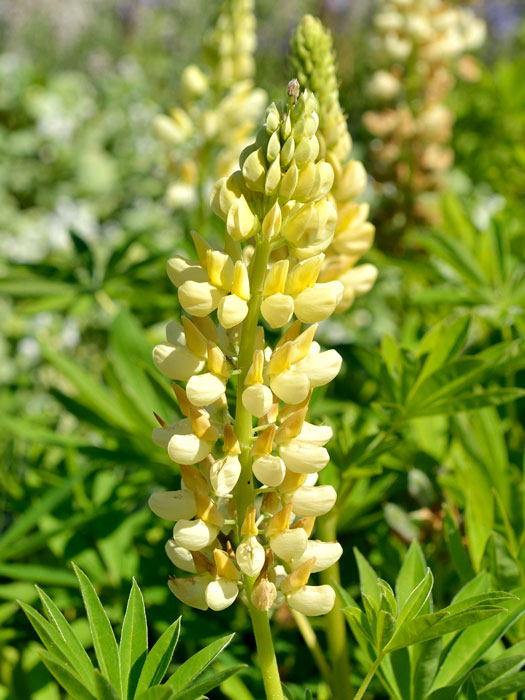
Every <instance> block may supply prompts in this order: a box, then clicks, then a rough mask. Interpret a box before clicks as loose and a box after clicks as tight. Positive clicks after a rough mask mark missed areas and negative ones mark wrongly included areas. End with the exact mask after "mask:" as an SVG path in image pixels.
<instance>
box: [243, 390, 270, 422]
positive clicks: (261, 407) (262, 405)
mask: <svg viewBox="0 0 525 700" xmlns="http://www.w3.org/2000/svg"><path fill="white" fill-rule="evenodd" d="M272 403H273V395H272V392H271V389H269V388H268V387H267V386H265V385H264V384H253V385H252V386H249V387H246V389H245V390H244V391H243V392H242V404H243V406H244V408H245V409H246V410H247V411H248V412H249V413H251V414H252V416H255V417H256V418H261V417H262V416H264V415H266V414H267V413H268V411H269V410H270V408H271V407H272Z"/></svg>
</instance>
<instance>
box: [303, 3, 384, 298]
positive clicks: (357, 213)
mask: <svg viewBox="0 0 525 700" xmlns="http://www.w3.org/2000/svg"><path fill="white" fill-rule="evenodd" d="M292 62H293V64H294V68H295V69H296V71H297V74H298V77H299V80H300V82H301V84H303V85H305V86H306V87H308V88H309V89H310V90H312V91H313V92H314V93H315V95H316V97H317V100H318V103H319V131H318V139H319V143H320V156H321V157H323V158H325V159H326V161H327V162H328V163H330V165H331V166H332V168H333V170H334V186H333V188H332V192H331V193H330V199H331V201H332V203H333V205H334V207H335V209H336V211H337V226H336V230H335V235H334V238H333V241H332V243H331V245H330V247H329V248H328V249H327V251H326V257H325V260H324V262H323V266H322V271H321V275H320V280H322V281H325V282H326V281H331V280H339V281H340V282H341V283H342V284H343V287H344V293H343V297H342V298H341V301H340V302H339V304H338V305H337V308H336V311H345V310H346V309H348V308H349V307H350V305H351V304H352V302H353V300H354V298H355V297H356V296H359V295H361V294H364V293H365V292H367V291H368V290H369V289H370V288H371V287H372V285H373V284H374V282H375V279H376V277H377V270H376V268H375V267H374V266H373V265H370V264H368V263H367V264H364V265H358V266H356V263H357V262H358V261H359V259H360V258H361V257H362V256H363V255H364V254H365V253H366V252H367V251H368V250H369V248H370V246H371V245H372V243H373V240H374V231H375V229H374V226H373V224H371V223H370V222H369V221H368V220H367V219H368V214H369V206H368V204H366V203H360V202H357V201H355V200H356V198H357V197H358V196H359V195H360V194H361V193H362V192H363V190H364V188H365V186H366V181H367V176H366V171H365V169H364V167H363V165H362V163H360V162H359V161H357V160H353V159H351V158H350V153H351V149H352V139H351V137H350V134H349V132H348V127H347V124H346V118H345V115H344V114H343V111H342V109H341V105H340V104H339V88H338V80H337V74H336V66H335V55H334V50H333V44H332V38H331V36H330V32H329V31H328V30H327V29H325V28H324V27H323V25H322V23H321V21H320V20H318V19H315V18H314V17H312V16H311V15H306V16H305V17H303V19H302V20H301V22H300V23H299V25H298V27H297V30H296V33H295V36H294V37H293V38H292Z"/></svg>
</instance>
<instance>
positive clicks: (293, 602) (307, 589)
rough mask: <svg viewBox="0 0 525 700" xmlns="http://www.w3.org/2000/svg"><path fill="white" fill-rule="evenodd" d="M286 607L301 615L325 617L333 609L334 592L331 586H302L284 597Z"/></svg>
mask: <svg viewBox="0 0 525 700" xmlns="http://www.w3.org/2000/svg"><path fill="white" fill-rule="evenodd" d="M286 601H287V603H288V605H289V606H290V607H291V608H292V609H293V610H296V611H297V612H300V613H302V614H303V615H308V616H315V615H326V613H329V612H330V610H331V609H332V608H333V607H334V603H335V592H334V589H333V588H332V587H331V586H327V585H325V586H303V587H302V588H300V589H299V590H298V591H295V592H294V593H290V594H289V595H288V596H287V597H286Z"/></svg>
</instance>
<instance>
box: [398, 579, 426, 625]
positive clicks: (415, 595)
mask: <svg viewBox="0 0 525 700" xmlns="http://www.w3.org/2000/svg"><path fill="white" fill-rule="evenodd" d="M433 585H434V577H433V576H432V572H431V571H430V569H428V568H427V570H426V573H425V577H424V578H423V580H422V581H420V583H418V585H417V586H416V587H415V588H414V590H413V591H412V593H411V594H410V595H409V597H408V600H407V601H406V603H405V604H404V606H403V607H402V608H401V611H400V613H399V615H398V618H397V627H398V628H399V627H401V626H402V625H403V624H404V623H405V622H409V621H410V620H412V619H413V618H414V617H416V615H417V614H418V613H419V612H420V611H421V608H422V607H423V606H424V605H425V603H426V602H427V600H428V597H429V596H430V593H431V591H432V586H433Z"/></svg>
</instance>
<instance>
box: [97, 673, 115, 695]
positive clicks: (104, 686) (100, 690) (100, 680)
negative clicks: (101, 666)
mask: <svg viewBox="0 0 525 700" xmlns="http://www.w3.org/2000/svg"><path fill="white" fill-rule="evenodd" d="M95 687H96V696H97V700H119V696H118V694H117V691H116V690H115V688H114V687H113V686H112V685H111V683H110V682H109V681H108V679H107V678H104V676H103V675H102V674H101V673H100V671H99V670H98V669H96V670H95Z"/></svg>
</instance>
